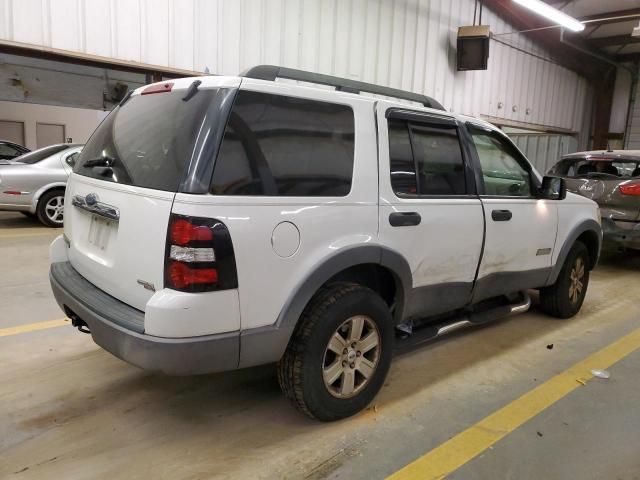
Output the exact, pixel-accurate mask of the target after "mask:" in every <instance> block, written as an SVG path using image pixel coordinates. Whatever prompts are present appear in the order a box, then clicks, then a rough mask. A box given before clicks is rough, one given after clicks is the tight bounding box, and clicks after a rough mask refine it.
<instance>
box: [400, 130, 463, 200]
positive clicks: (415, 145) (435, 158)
mask: <svg viewBox="0 0 640 480" xmlns="http://www.w3.org/2000/svg"><path fill="white" fill-rule="evenodd" d="M388 125H389V161H390V166H391V172H390V173H391V186H392V188H393V191H394V192H395V193H396V194H400V195H412V194H418V195H436V196H439V195H465V194H466V193H467V189H466V185H465V174H464V161H463V157H462V150H461V147H460V140H459V138H458V131H457V128H455V126H450V125H446V126H443V125H439V124H437V123H433V124H431V123H428V122H424V123H423V122H417V121H416V122H414V121H410V122H409V121H405V120H400V119H393V118H392V119H389V123H388Z"/></svg>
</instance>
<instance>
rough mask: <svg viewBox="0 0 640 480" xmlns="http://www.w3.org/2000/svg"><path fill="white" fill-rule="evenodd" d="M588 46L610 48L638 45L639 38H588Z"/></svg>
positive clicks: (619, 36)
mask: <svg viewBox="0 0 640 480" xmlns="http://www.w3.org/2000/svg"><path fill="white" fill-rule="evenodd" d="M587 43H588V44H589V45H593V46H594V47H598V48H602V47H612V46H615V45H629V44H631V43H640V37H632V36H631V35H614V36H613V37H599V38H590V39H589V40H587Z"/></svg>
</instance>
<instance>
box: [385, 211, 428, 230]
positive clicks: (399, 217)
mask: <svg viewBox="0 0 640 480" xmlns="http://www.w3.org/2000/svg"><path fill="white" fill-rule="evenodd" d="M421 221H422V217H421V216H420V214H419V213H418V212H394V213H392V214H390V215H389V223H390V224H391V226H392V227H411V226H414V225H420V222H421Z"/></svg>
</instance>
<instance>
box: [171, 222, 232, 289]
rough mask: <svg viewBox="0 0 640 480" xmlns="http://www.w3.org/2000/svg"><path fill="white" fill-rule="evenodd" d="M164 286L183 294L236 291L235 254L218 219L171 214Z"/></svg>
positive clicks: (222, 224)
mask: <svg viewBox="0 0 640 480" xmlns="http://www.w3.org/2000/svg"><path fill="white" fill-rule="evenodd" d="M164 277H165V287H167V288H172V289H174V290H181V291H184V292H209V291H212V290H226V289H230V288H237V286H238V275H237V273H236V263H235V255H234V252H233V245H232V243H231V237H230V235H229V231H228V229H227V227H226V225H225V224H224V223H222V222H220V221H219V220H216V219H213V218H204V217H189V216H184V215H175V214H172V215H171V218H170V219H169V228H168V231H167V248H166V257H165V275H164Z"/></svg>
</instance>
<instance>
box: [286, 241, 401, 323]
mask: <svg viewBox="0 0 640 480" xmlns="http://www.w3.org/2000/svg"><path fill="white" fill-rule="evenodd" d="M365 263H373V264H376V265H381V266H383V267H386V268H388V269H389V270H390V271H391V272H392V273H393V275H394V277H395V280H396V288H397V289H398V293H399V295H398V300H399V302H400V304H399V305H397V306H396V307H397V308H400V309H401V311H404V307H405V305H406V301H407V297H408V295H409V293H410V292H411V286H412V277H411V269H410V268H409V264H408V263H407V261H406V260H405V258H404V257H403V256H402V255H400V254H399V253H398V252H396V251H394V250H391V249H388V248H385V247H381V246H378V245H363V246H356V247H351V248H345V249H341V250H340V251H339V252H338V253H336V254H334V255H332V256H331V257H329V258H327V259H325V260H324V261H323V262H322V263H321V264H320V265H319V266H318V267H317V268H316V269H315V270H313V271H312V272H311V273H310V274H309V275H308V276H307V277H306V278H305V279H304V280H303V281H302V282H301V283H300V285H299V286H298V288H297V289H296V290H295V291H294V292H293V293H292V294H291V295H290V296H289V298H288V299H287V301H286V303H285V304H284V307H283V308H282V310H281V312H280V315H279V316H278V320H277V321H276V325H277V326H279V327H283V328H286V327H289V326H292V327H295V325H296V323H297V322H298V319H299V318H300V315H302V311H303V310H304V308H305V307H306V306H307V304H308V303H309V301H310V300H311V298H312V297H313V296H314V295H315V293H316V292H317V291H318V290H319V289H320V287H321V286H322V285H323V284H324V283H326V282H327V280H329V279H330V278H331V277H333V276H334V275H336V274H338V273H340V272H341V271H343V270H346V269H347V268H350V267H355V266H356V265H362V264H365Z"/></svg>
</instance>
